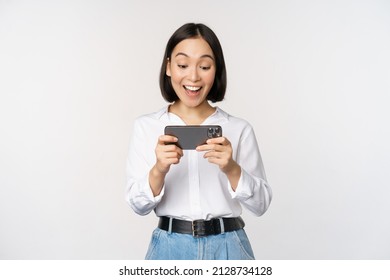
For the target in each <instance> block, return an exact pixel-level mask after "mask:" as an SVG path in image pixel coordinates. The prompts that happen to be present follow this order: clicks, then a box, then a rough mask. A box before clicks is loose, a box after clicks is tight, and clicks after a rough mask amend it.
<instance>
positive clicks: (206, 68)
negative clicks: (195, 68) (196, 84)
mask: <svg viewBox="0 0 390 280" xmlns="http://www.w3.org/2000/svg"><path fill="white" fill-rule="evenodd" d="M210 68H211V66H200V69H202V70H210Z"/></svg>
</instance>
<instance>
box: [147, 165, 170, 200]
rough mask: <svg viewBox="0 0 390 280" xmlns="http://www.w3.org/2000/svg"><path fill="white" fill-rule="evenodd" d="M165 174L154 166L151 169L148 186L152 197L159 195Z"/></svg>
mask: <svg viewBox="0 0 390 280" xmlns="http://www.w3.org/2000/svg"><path fill="white" fill-rule="evenodd" d="M165 175H166V173H162V172H160V171H159V170H158V168H157V167H156V165H154V166H153V167H152V169H151V170H150V172H149V185H150V188H151V190H152V193H153V196H158V195H159V194H160V193H161V190H162V187H163V186H164V180H165Z"/></svg>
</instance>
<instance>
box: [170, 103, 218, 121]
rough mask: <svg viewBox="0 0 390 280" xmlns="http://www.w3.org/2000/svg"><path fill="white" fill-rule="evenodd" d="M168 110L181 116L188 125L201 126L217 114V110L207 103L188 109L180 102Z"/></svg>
mask: <svg viewBox="0 0 390 280" xmlns="http://www.w3.org/2000/svg"><path fill="white" fill-rule="evenodd" d="M168 110H169V112H171V113H174V114H175V115H177V116H179V117H180V118H181V119H182V120H183V121H184V123H185V124H187V125H199V124H201V123H203V122H204V121H205V120H206V119H207V118H208V117H209V116H210V115H212V114H213V113H214V112H215V108H214V107H212V106H211V105H210V104H209V103H208V102H207V101H206V102H204V103H202V104H201V105H199V106H197V107H188V106H185V105H184V104H183V103H182V102H180V100H178V101H176V102H175V103H173V104H172V105H170V106H169V109H168Z"/></svg>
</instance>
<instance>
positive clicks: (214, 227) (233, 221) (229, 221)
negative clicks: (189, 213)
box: [158, 216, 245, 237]
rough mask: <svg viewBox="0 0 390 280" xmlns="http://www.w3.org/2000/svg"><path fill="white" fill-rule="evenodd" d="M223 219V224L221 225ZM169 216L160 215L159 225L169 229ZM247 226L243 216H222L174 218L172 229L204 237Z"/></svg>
mask: <svg viewBox="0 0 390 280" xmlns="http://www.w3.org/2000/svg"><path fill="white" fill-rule="evenodd" d="M221 220H222V221H223V224H222V225H221ZM169 221H170V218H169V217H165V216H164V217H160V221H159V223H158V227H159V228H160V229H162V230H166V231H169ZM244 226H245V223H244V221H243V220H242V218H241V217H238V218H222V219H218V218H215V219H211V220H208V221H205V220H195V221H192V222H191V221H184V220H178V219H172V225H171V231H172V232H176V233H184V234H192V236H194V237H202V236H207V235H216V234H220V233H223V232H228V231H234V230H238V229H242V228H243V227H244Z"/></svg>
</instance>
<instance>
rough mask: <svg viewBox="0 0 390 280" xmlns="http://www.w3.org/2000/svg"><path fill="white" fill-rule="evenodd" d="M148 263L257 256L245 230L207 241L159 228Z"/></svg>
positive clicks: (206, 238)
mask: <svg viewBox="0 0 390 280" xmlns="http://www.w3.org/2000/svg"><path fill="white" fill-rule="evenodd" d="M145 259H147V260H253V259H254V255H253V251H252V248H251V245H250V243H249V240H248V237H247V235H246V233H245V231H244V230H243V229H239V230H237V231H231V232H224V233H221V234H218V235H209V236H206V237H193V236H192V235H190V234H181V233H174V232H168V231H165V230H161V229H159V228H156V229H155V230H154V231H153V234H152V240H151V241H150V244H149V249H148V252H147V254H146V257H145Z"/></svg>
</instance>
